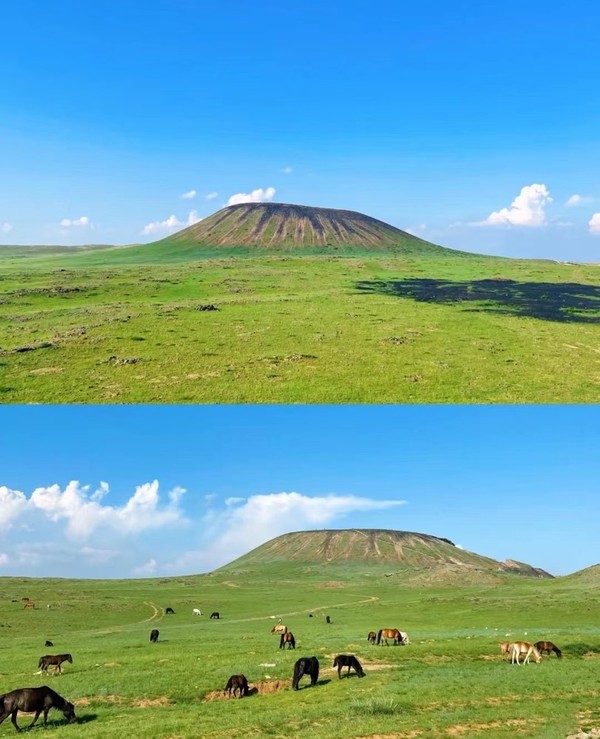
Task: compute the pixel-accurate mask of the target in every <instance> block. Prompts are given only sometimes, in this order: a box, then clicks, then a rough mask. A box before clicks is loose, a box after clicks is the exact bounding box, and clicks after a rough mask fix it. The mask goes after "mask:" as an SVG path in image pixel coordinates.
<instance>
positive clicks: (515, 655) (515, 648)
mask: <svg viewBox="0 0 600 739" xmlns="http://www.w3.org/2000/svg"><path fill="white" fill-rule="evenodd" d="M510 651H511V655H512V656H511V659H510V662H511V664H513V665H514V663H515V662H516V663H517V664H518V665H520V664H521V662H519V655H520V654H524V655H525V659H524V660H523V664H527V663H528V662H529V657H530V656H531V655H532V654H533V659H534V660H535V661H536V663H538V664H539V663H540V662H541V661H542V655H541V654H540V653H539V652H538V650H537V649H536V647H535V645H533V644H530V643H529V642H526V641H516V642H513V643H512V644H511V645H510Z"/></svg>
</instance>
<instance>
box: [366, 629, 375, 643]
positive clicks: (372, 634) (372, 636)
mask: <svg viewBox="0 0 600 739" xmlns="http://www.w3.org/2000/svg"><path fill="white" fill-rule="evenodd" d="M367 641H368V642H369V644H375V642H376V641H377V634H376V633H375V632H374V631H369V634H368V636H367Z"/></svg>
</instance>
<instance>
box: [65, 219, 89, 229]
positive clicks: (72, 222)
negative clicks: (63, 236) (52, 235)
mask: <svg viewBox="0 0 600 739" xmlns="http://www.w3.org/2000/svg"><path fill="white" fill-rule="evenodd" d="M60 225H61V226H62V227H63V228H73V227H75V228H77V227H81V226H86V227H87V226H91V223H90V219H89V218H88V217H87V216H81V218H74V219H73V218H63V219H62V221H61V222H60Z"/></svg>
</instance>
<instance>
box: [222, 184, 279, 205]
mask: <svg viewBox="0 0 600 739" xmlns="http://www.w3.org/2000/svg"><path fill="white" fill-rule="evenodd" d="M275 192H276V190H275V188H274V187H267V189H266V190H263V188H262V187H259V188H258V189H256V190H252V192H249V193H246V192H238V193H236V194H235V195H232V196H231V197H230V198H229V200H228V201H227V205H239V204H240V203H265V202H268V201H269V200H273V197H274V196H275Z"/></svg>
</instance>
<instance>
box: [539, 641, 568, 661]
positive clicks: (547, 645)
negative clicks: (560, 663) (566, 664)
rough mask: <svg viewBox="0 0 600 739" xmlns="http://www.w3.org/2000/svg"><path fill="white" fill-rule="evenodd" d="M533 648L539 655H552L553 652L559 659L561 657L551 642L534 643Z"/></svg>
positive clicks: (558, 650)
mask: <svg viewBox="0 0 600 739" xmlns="http://www.w3.org/2000/svg"><path fill="white" fill-rule="evenodd" d="M533 646H534V647H535V648H536V649H537V650H538V652H539V653H540V654H544V653H546V654H552V652H554V654H556V656H557V657H558V658H559V659H560V658H561V657H562V652H561V651H560V649H559V648H558V647H557V646H556V644H554V643H553V642H551V641H536V643H535V644H534V645H533Z"/></svg>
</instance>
